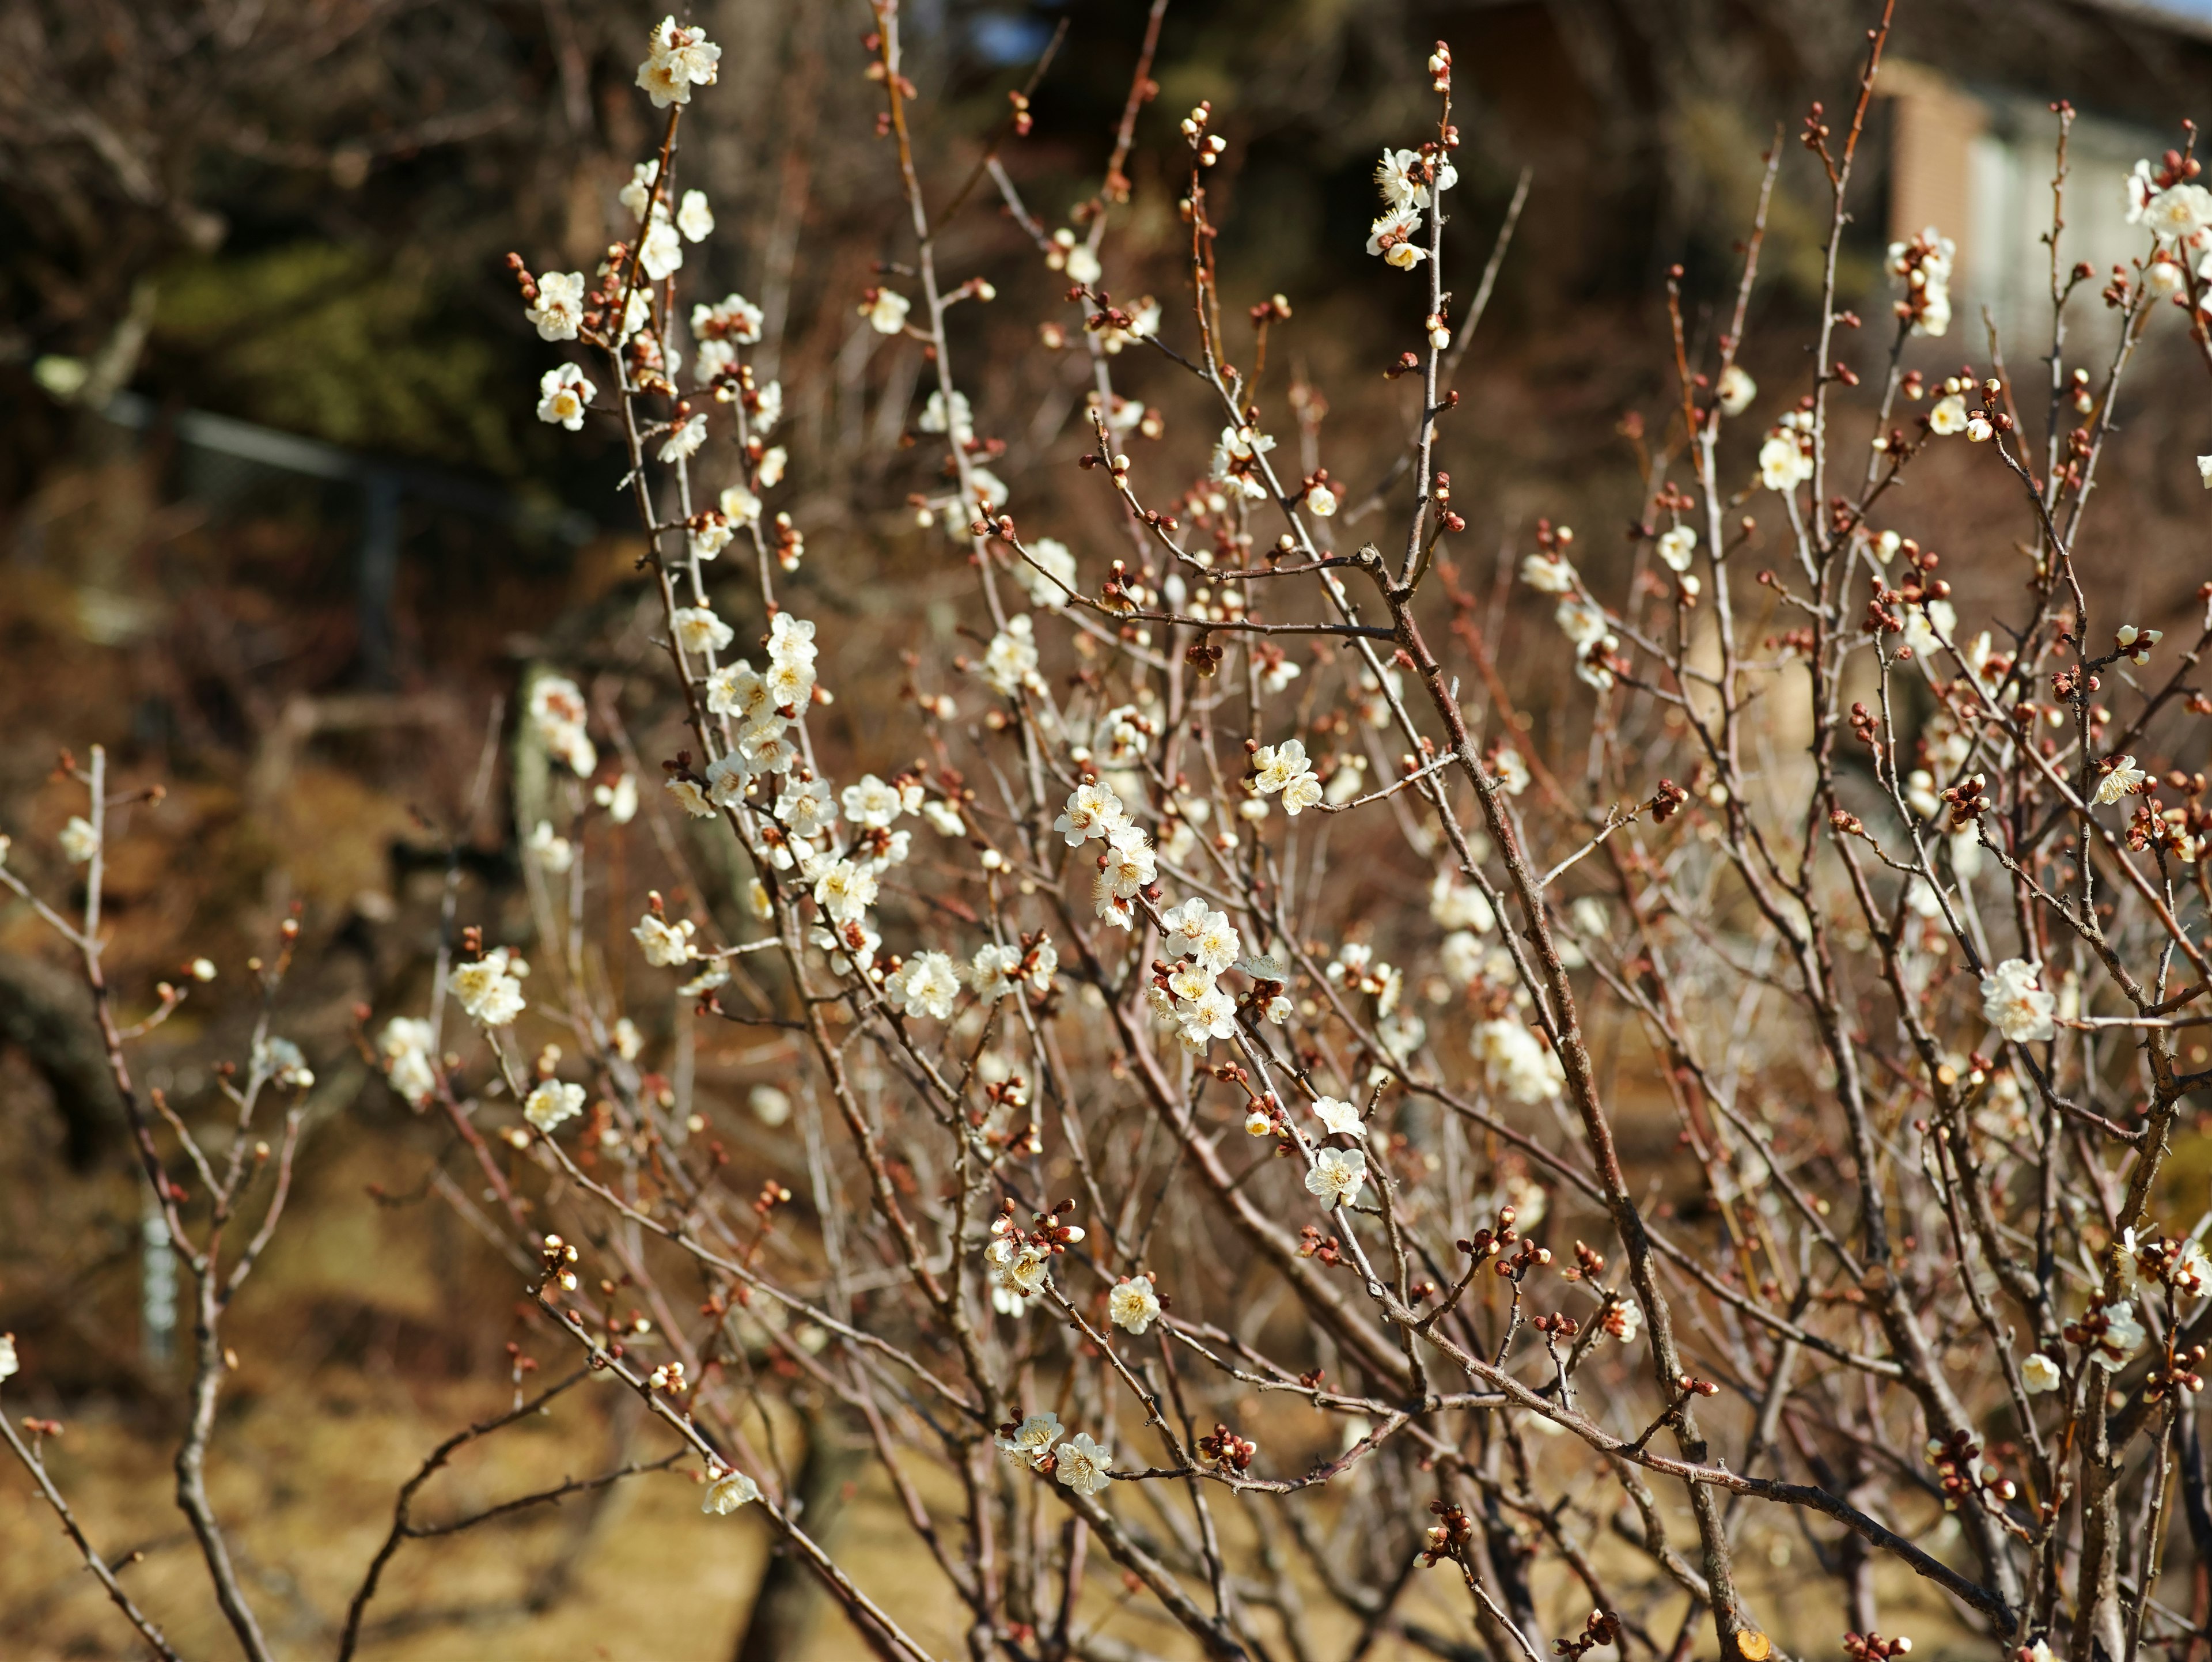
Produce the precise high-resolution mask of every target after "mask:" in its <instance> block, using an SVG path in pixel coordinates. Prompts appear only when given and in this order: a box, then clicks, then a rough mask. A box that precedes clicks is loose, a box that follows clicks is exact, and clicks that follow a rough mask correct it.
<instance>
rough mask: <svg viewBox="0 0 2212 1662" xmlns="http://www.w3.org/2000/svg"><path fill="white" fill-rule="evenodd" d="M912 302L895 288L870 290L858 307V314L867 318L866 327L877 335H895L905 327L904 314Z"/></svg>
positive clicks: (911, 307) (910, 307)
mask: <svg viewBox="0 0 2212 1662" xmlns="http://www.w3.org/2000/svg"><path fill="white" fill-rule="evenodd" d="M913 307H914V302H913V301H910V300H908V298H907V297H906V296H905V295H902V294H901V293H899V291H898V290H897V289H874V290H872V292H871V293H870V295H869V296H868V298H867V299H866V301H864V302H863V303H862V305H861V307H860V315H861V316H862V317H864V318H866V319H867V320H868V327H869V328H871V329H872V330H874V331H875V332H877V333H878V334H879V335H896V334H898V333H899V332H902V330H904V329H905V327H906V314H908V312H909V311H911V310H912V309H913Z"/></svg>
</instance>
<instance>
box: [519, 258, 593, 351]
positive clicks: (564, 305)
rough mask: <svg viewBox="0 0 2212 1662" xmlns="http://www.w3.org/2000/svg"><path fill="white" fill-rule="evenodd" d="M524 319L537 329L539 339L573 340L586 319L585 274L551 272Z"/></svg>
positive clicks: (542, 281) (525, 313)
mask: <svg viewBox="0 0 2212 1662" xmlns="http://www.w3.org/2000/svg"><path fill="white" fill-rule="evenodd" d="M522 315H523V316H524V317H526V318H527V319H529V320H530V321H531V322H532V323H534V324H535V325H537V326H538V339H540V340H574V339H575V338H576V330H577V328H578V326H580V324H581V323H582V322H583V320H584V274H583V273H582V272H581V271H548V272H546V273H545V274H544V276H543V277H539V278H538V301H537V303H536V304H535V305H533V306H532V307H529V308H528V309H527V310H526V311H525V312H524V313H523V314H522Z"/></svg>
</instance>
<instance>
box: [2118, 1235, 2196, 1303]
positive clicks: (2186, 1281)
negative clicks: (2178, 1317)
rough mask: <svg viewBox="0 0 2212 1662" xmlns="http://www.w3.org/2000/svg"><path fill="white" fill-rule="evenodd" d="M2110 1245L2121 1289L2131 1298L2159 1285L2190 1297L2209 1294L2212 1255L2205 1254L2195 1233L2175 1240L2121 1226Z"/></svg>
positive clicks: (2190, 1298)
mask: <svg viewBox="0 0 2212 1662" xmlns="http://www.w3.org/2000/svg"><path fill="white" fill-rule="evenodd" d="M2112 1246H2113V1255H2112V1256H2113V1263H2114V1266H2115V1268H2117V1269H2118V1272H2119V1277H2120V1290H2121V1291H2123V1292H2124V1293H2125V1294H2128V1296H2129V1297H2130V1298H2137V1299H2139V1298H2141V1297H2142V1295H2143V1294H2145V1293H2147V1292H2155V1291H2156V1290H2157V1289H2159V1288H2162V1287H2170V1288H2172V1289H2173V1290H2174V1291H2175V1292H2176V1293H2177V1294H2180V1295H2181V1296H2182V1297H2183V1298H2184V1299H2187V1300H2198V1299H2202V1298H2203V1297H2204V1295H2205V1294H2207V1293H2212V1256H2207V1254H2206V1253H2205V1251H2204V1246H2203V1242H2201V1241H2199V1240H2198V1239H2197V1238H2196V1237H2195V1236H2194V1235H2185V1236H2182V1237H2180V1238H2179V1239H2177V1238H2175V1237H2173V1236H2172V1235H2157V1234H2151V1233H2144V1234H2143V1235H2142V1236H2140V1237H2138V1236H2137V1235H2136V1232H2135V1231H2134V1230H2132V1229H2124V1230H2122V1231H2121V1232H2120V1238H2119V1239H2118V1240H2116V1241H2114V1242H2113V1243H2112Z"/></svg>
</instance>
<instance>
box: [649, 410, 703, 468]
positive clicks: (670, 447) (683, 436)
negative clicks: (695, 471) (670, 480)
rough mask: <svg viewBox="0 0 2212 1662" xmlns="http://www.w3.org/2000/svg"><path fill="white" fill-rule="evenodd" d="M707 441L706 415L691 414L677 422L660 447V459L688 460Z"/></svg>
mask: <svg viewBox="0 0 2212 1662" xmlns="http://www.w3.org/2000/svg"><path fill="white" fill-rule="evenodd" d="M706 442H707V417H705V416H703V415H698V416H693V417H689V418H688V419H686V420H684V421H681V422H678V423H677V424H676V426H675V427H674V428H672V429H671V430H670V432H669V435H668V437H667V438H666V439H665V441H663V442H662V444H661V447H660V460H662V461H664V462H669V463H674V462H680V461H688V460H690V459H691V458H692V457H694V456H696V455H697V454H699V451H700V447H702V445H704V444H705V443H706Z"/></svg>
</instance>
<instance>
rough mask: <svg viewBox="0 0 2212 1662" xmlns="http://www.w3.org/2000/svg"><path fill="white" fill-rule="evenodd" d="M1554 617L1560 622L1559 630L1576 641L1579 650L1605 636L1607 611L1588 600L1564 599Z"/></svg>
mask: <svg viewBox="0 0 2212 1662" xmlns="http://www.w3.org/2000/svg"><path fill="white" fill-rule="evenodd" d="M1552 618H1553V622H1555V623H1557V624H1559V632H1560V633H1561V634H1562V635H1565V636H1566V637H1567V639H1569V640H1570V641H1571V642H1574V645H1575V650H1576V651H1577V652H1581V651H1583V649H1584V648H1588V647H1589V646H1591V645H1593V644H1595V642H1599V641H1601V640H1603V639H1604V638H1605V636H1606V621H1605V613H1604V612H1601V611H1600V610H1599V609H1598V608H1597V607H1596V606H1592V605H1591V604H1590V603H1589V601H1588V600H1579V599H1577V600H1562V601H1560V602H1559V609H1558V610H1557V611H1556V612H1553V614H1552Z"/></svg>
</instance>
